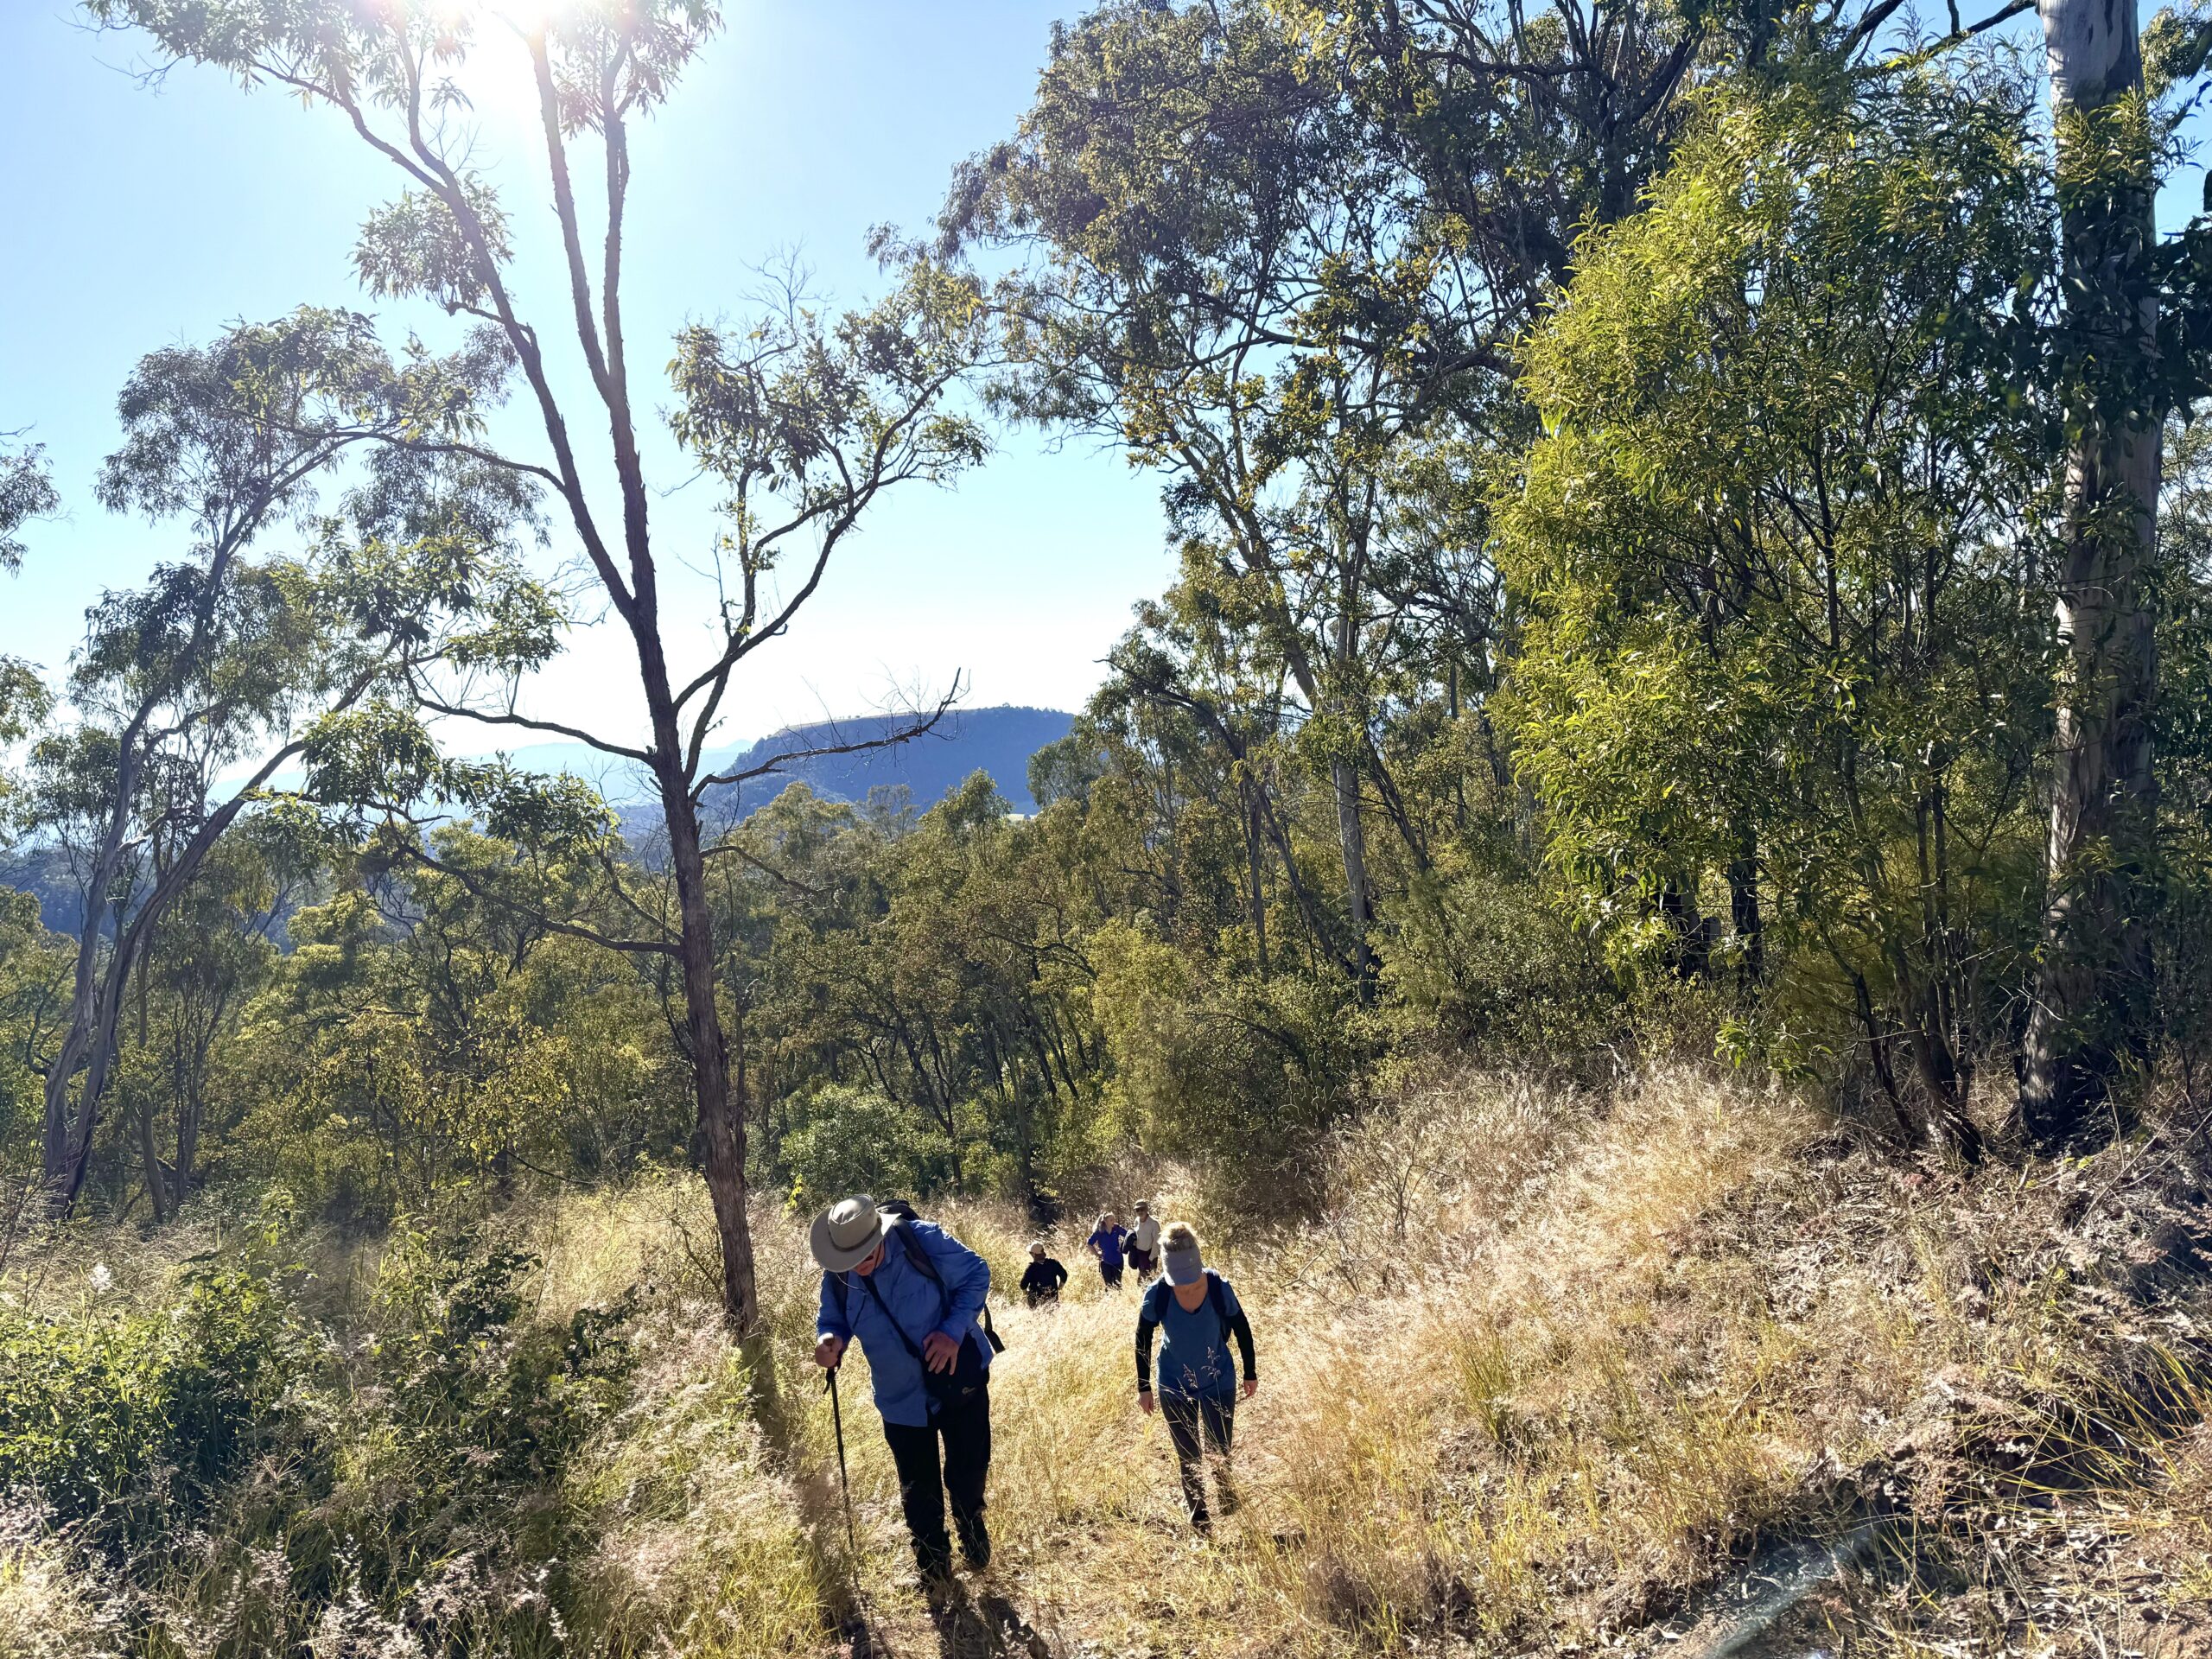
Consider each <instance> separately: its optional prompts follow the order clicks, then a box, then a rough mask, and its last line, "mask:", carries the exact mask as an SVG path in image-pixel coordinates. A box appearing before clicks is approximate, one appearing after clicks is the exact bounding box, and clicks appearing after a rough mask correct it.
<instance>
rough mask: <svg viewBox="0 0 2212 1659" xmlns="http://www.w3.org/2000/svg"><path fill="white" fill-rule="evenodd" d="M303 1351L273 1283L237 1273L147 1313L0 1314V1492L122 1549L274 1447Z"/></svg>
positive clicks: (202, 1280)
mask: <svg viewBox="0 0 2212 1659" xmlns="http://www.w3.org/2000/svg"><path fill="white" fill-rule="evenodd" d="M306 1353H307V1350H306V1349H305V1348H304V1347H303V1346H302V1333H301V1332H300V1330H299V1328H298V1327H297V1325H296V1323H295V1322H294V1321H293V1320H292V1319H290V1318H289V1315H288V1314H287V1313H286V1311H285V1309H284V1308H283V1305H282V1303H281V1302H280V1300H279V1299H278V1298H277V1294H276V1293H275V1292H274V1291H273V1289H272V1288H271V1287H270V1284H269V1283H268V1281H265V1280H264V1279H261V1278H258V1277H257V1276H255V1275H253V1274H250V1273H247V1272H245V1271H243V1270H240V1269H236V1268H215V1269H210V1270H208V1271H207V1272H205V1273H203V1274H199V1275H197V1276H196V1277H194V1279H192V1280H191V1281H188V1284H187V1286H186V1287H185V1289H184V1294H182V1295H181V1297H180V1298H178V1299H177V1300H175V1302H173V1303H172V1304H171V1305H170V1306H167V1307H165V1308H162V1309H161V1310H160V1311H157V1312H153V1313H140V1312H131V1311H121V1312H113V1313H110V1312H107V1311H105V1310H104V1309H102V1308H101V1307H100V1306H99V1305H98V1304H97V1303H93V1304H92V1305H89V1306H86V1308H85V1309H84V1310H83V1311H82V1312H80V1313H76V1314H74V1315H71V1316H66V1317H58V1318H55V1317H41V1316H34V1315H29V1314H24V1313H16V1312H5V1313H0V1488H11V1489H20V1490H22V1491H28V1492H29V1494H30V1495H31V1496H33V1497H35V1498H36V1499H37V1500H39V1501H41V1502H42V1503H45V1504H46V1505H48V1508H49V1509H50V1510H52V1511H53V1513H54V1515H55V1516H56V1517H57V1518H59V1519H60V1520H61V1521H64V1522H71V1523H75V1524H79V1525H82V1526H84V1527H86V1528H87V1529H90V1530H91V1531H92V1532H93V1533H95V1534H97V1535H99V1536H102V1537H104V1538H107V1539H110V1540H113V1541H126V1540H131V1539H137V1540H138V1541H144V1540H145V1539H147V1538H149V1537H150V1536H153V1535H158V1534H160V1533H162V1532H164V1531H166V1530H167V1529H171V1528H175V1527H176V1526H179V1525H181V1524H188V1522H189V1521H190V1519H191V1518H192V1517H193V1516H194V1515H196V1514H197V1513H199V1512H200V1510H202V1509H204V1508H205V1506H206V1505H207V1503H208V1502H209V1500H210V1498H211V1497H212V1495H213V1493H214V1491H216V1489H217V1487H218V1485H219V1483H220V1482H221V1481H222V1480H223V1479H224V1478H226V1476H228V1475H230V1474H231V1473H232V1471H235V1470H237V1469H238V1467H239V1466H240V1465H242V1464H243V1463H244V1462H245V1460H246V1459H248V1458H249V1457H250V1456H251V1455H252V1454H253V1453H254V1452H255V1451H256V1450H257V1448H260V1447H262V1446H268V1445H270V1444H274V1443H276V1442H277V1440H280V1439H281V1438H282V1436H283V1432H284V1428H285V1423H284V1421H283V1419H284V1415H285V1413H284V1407H283V1397H284V1395H285V1393H286V1391H287V1389H289V1387H290V1384H291V1379H292V1376H293V1375H294V1373H295V1372H296V1370H298V1369H299V1368H300V1367H301V1366H302V1363H303V1362H304V1358H305V1356H306Z"/></svg>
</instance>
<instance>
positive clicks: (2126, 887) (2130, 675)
mask: <svg viewBox="0 0 2212 1659" xmlns="http://www.w3.org/2000/svg"><path fill="white" fill-rule="evenodd" d="M2037 10H2038V11H2039V13H2040V15H2041V16H2042V20H2043V30H2044V48H2045V55H2046V58H2047V60H2048V62H2049V65H2050V93H2051V101H2052V104H2053V106H2054V113H2055V117H2056V119H2055V122H2054V127H2055V131H2056V141H2057V149H2058V181H2059V192H2060V206H2061V208H2062V210H2063V213H2062V219H2061V223H2062V227H2063V232H2062V240H2063V263H2064V284H2065V305H2066V315H2065V324H2064V329H2063V336H2062V340H2061V342H2060V352H2061V354H2062V356H2063V359H2064V363H2065V380H2066V390H2067V393H2068V398H2067V403H2068V407H2067V409H2066V423H2067V429H2068V433H2069V448H2068V453H2067V458H2066V499H2065V505H2064V511H2063V517H2062V532H2061V536H2062V546H2061V549H2060V550H2059V554H2058V561H2057V569H2056V572H2055V576H2056V589H2057V594H2056V612H2057V625H2058V637H2059V643H2060V647H2061V651H2062V653H2063V665H2062V670H2061V673H2060V676H2059V681H2058V699H2057V703H2058V728H2057V732H2056V743H2055V745H2054V749H2053V753H2054V758H2055V761H2056V765H2055V768H2054V776H2053V778H2052V781H2051V790H2050V845H2049V851H2048V855H2047V858H2046V881H2047V885H2048V892H2047V895H2046V899H2045V910H2044V949H2043V964H2042V971H2041V974H2040V976H2039V977H2038V979H2037V985H2036V994H2035V999H2034V1002H2033V1004H2032V1007H2031V1012H2030V1014H2029V1019H2028V1027H2027V1033H2026V1037H2025V1040H2024V1052H2023V1056H2022V1066H2021V1077H2020V1095H2019V1105H2020V1116H2021V1119H2022V1122H2023V1123H2024V1126H2025V1127H2026V1128H2027V1129H2028V1130H2029V1131H2030V1132H2031V1134H2034V1135H2040V1136H2044V1137H2051V1136H2056V1135H2063V1134H2064V1133H2066V1132H2067V1131H2069V1130H2070V1129H2072V1128H2075V1127H2076V1126H2077V1125H2078V1124H2079V1123H2080V1122H2081V1121H2082V1118H2083V1116H2085V1114H2086V1113H2087V1112H2088V1110H2089V1109H2091V1108H2092V1107H2093V1106H2094V1104H2095V1103H2096V1100H2097V1098H2098V1097H2099V1096H2100V1095H2101V1093H2102V1091H2103V1090H2104V1088H2105V1086H2106V1084H2107V1083H2108V1081H2109V1080H2110V1078H2111V1076H2112V1074H2113V1071H2115V1069H2116V1068H2117V1067H2118V1066H2119V1065H2120V1063H2121V1062H2122V1060H2123V1059H2124V1058H2125V1057H2126V1055H2127V1054H2128V1053H2129V1052H2131V1051H2139V1049H2140V1046H2141V1044H2142V1039H2143V1037H2144V1035H2145V1021H2146V1017H2147V1011H2148V1007H2149V1003H2150V1000H2151V995H2152V948H2151V929H2150V923H2149V915H2148V912H2149V907H2150V899H2151V893H2152V882H2151V880H2150V874H2151V871H2152V868H2153V865H2154V862H2155V846H2154V842H2155V829H2156V823H2155V821H2156V817H2157V809H2156V800H2155V786H2154V777H2153V772H2152V733H2153V725H2154V715H2153V705H2154V702H2155V696H2156V691H2157V687H2158V658H2157V646H2156V639H2157V617H2156V613H2155V607H2154V605H2153V603H2152V586H2153V581H2154V573H2153V569H2152V565H2153V557H2154V554H2155V550H2156V543H2157V528H2158V526H2157V513H2158V480H2159V461H2160V454H2161V444H2162V428H2163V425H2164V418H2165V409H2164V388H2165V385H2166V382H2167V377H2166V375H2164V374H2163V373H2161V372H2159V366H2158V323H2159V319H2158V234H2157V229H2156V226H2155V224H2154V222H2153V218H2152V200H2153V197H2154V195H2155V194H2156V190H2157V176H2156V168H2155V162H2156V155H2155V151H2156V148H2157V138H2158V124H2157V122H2156V119H2155V118H2154V112H2153V111H2152V108H2151V106H2150V103H2149V100H2148V99H2147V97H2146V93H2145V83H2144V73H2143V48H2142V39H2141V35H2140V34H2139V30H2138V27H2137V21H2136V8H2135V6H2134V5H2133V0H2128V3H2124V4H2123V3H2120V0H2040V3H2039V4H2038V6H2037ZM2197 57H2198V60H2199V61H2200V62H2201V61H2202V48H2201V47H2200V48H2198V52H2197Z"/></svg>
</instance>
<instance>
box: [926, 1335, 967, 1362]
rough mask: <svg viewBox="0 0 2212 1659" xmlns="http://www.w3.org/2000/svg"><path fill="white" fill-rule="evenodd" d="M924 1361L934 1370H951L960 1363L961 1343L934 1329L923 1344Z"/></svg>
mask: <svg viewBox="0 0 2212 1659" xmlns="http://www.w3.org/2000/svg"><path fill="white" fill-rule="evenodd" d="M922 1363H924V1364H925V1365H927V1366H928V1367H929V1368H930V1370H933V1371H949V1370H951V1369H952V1368H953V1367H954V1366H955V1365H957V1364H958V1363H960V1344H958V1343H957V1342H955V1341H954V1340H953V1339H952V1338H950V1337H948V1336H946V1335H945V1334H944V1332H942V1331H932V1332H930V1335H929V1340H928V1341H926V1342H925V1343H924V1344H922Z"/></svg>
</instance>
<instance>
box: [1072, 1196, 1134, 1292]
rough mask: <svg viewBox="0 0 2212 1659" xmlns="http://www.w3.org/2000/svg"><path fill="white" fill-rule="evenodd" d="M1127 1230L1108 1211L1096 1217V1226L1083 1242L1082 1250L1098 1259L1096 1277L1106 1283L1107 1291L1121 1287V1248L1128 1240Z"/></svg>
mask: <svg viewBox="0 0 2212 1659" xmlns="http://www.w3.org/2000/svg"><path fill="white" fill-rule="evenodd" d="M1128 1236H1129V1230H1128V1228H1126V1227H1124V1226H1122V1218H1121V1217H1119V1216H1117V1215H1116V1214H1115V1213H1114V1212H1113V1211H1111V1210H1109V1211H1107V1212H1106V1213H1105V1214H1104V1215H1103V1216H1101V1217H1098V1225H1097V1226H1096V1227H1095V1228H1093V1229H1092V1230H1091V1233H1090V1237H1089V1238H1086V1239H1084V1241H1083V1247H1084V1249H1087V1250H1089V1251H1090V1253H1091V1254H1092V1255H1095V1256H1096V1257H1097V1258H1098V1276H1099V1277H1100V1278H1102V1279H1103V1280H1104V1281H1106V1287H1107V1288H1108V1289H1109V1290H1119V1289H1120V1288H1121V1287H1122V1245H1123V1244H1124V1243H1127V1242H1128Z"/></svg>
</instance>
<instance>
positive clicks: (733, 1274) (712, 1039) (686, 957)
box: [660, 719, 760, 1337]
mask: <svg viewBox="0 0 2212 1659" xmlns="http://www.w3.org/2000/svg"><path fill="white" fill-rule="evenodd" d="M674 736H675V727H674V721H673V720H672V719H671V722H670V726H669V740H670V741H668V742H667V743H665V744H664V746H663V747H662V751H661V753H662V755H663V757H664V765H665V766H667V768H668V770H667V771H665V772H664V774H663V776H662V778H661V779H660V785H661V808H662V811H663V813H664V816H665V817H666V819H667V823H668V859H669V868H670V872H671V874H672V875H673V876H674V878H675V880H676V900H677V915H678V918H679V925H678V930H677V961H678V963H680V965H681V966H682V968H683V1016H684V1020H683V1027H684V1039H685V1043H686V1046H688V1047H689V1048H690V1051H691V1055H690V1058H691V1086H692V1090H693V1093H694V1096H695V1097H696V1102H697V1109H698V1115H699V1142H700V1146H701V1148H702V1161H703V1162H704V1163H705V1165H706V1177H707V1193H708V1197H709V1199H710V1200H711V1201H712V1202H713V1205H714V1210H715V1232H716V1233H717V1234H718V1235H719V1236H720V1239H721V1257H722V1317H723V1318H724V1319H727V1320H728V1323H729V1326H730V1328H731V1330H732V1331H734V1332H736V1334H738V1335H739V1336H741V1337H742V1336H750V1335H751V1334H752V1333H753V1331H754V1330H755V1328H756V1327H757V1326H758V1325H759V1324H760V1300H759V1298H758V1295H757V1293H756V1291H755V1288H754V1284H753V1230H752V1225H751V1223H750V1221H749V1220H748V1219H747V1216H746V1213H745V1123H744V1121H743V1119H742V1118H741V1117H740V1116H739V1115H738V1111H737V1103H736V1102H735V1101H734V1100H733V1099H732V1097H731V1093H730V1077H729V1045H728V1041H727V1039H725V1038H724V1036H723V1034H722V1018H721V1007H719V1006H718V1005H717V1003H716V1001H715V989H716V977H717V976H716V975H715V941H714V924H713V918H712V917H711V916H710V915H709V912H708V908H707V868H706V861H705V860H704V859H703V858H702V856H701V850H700V846H699V820H698V816H697V814H696V812H695V811H694V810H693V808H692V804H691V798H690V785H689V784H688V783H687V781H686V780H685V779H684V778H683V773H682V772H681V771H680V769H678V768H679V765H680V763H678V762H677V761H676V760H673V759H672V757H674V756H676V755H678V754H680V753H681V751H680V750H679V749H678V748H677V747H676V744H675V742H674Z"/></svg>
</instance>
